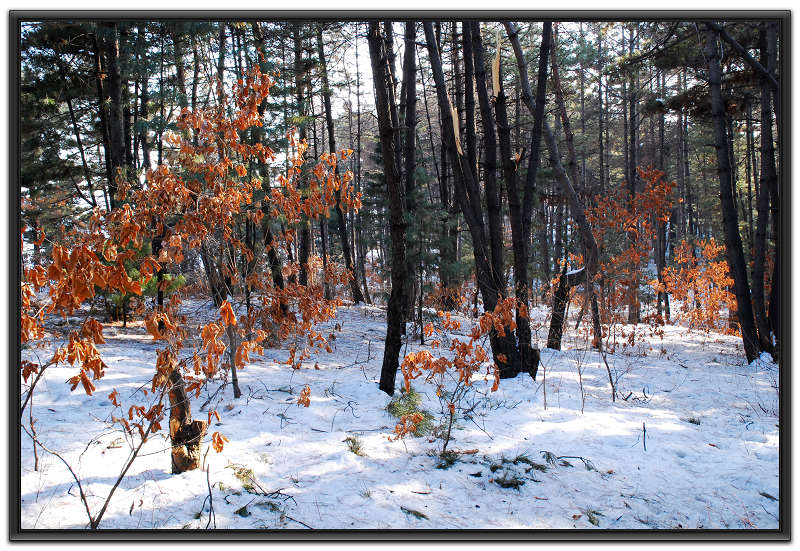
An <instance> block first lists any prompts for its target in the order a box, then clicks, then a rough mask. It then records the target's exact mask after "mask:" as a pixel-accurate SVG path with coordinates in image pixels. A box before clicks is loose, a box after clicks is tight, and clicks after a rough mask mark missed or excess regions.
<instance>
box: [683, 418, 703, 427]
mask: <svg viewBox="0 0 800 551" xmlns="http://www.w3.org/2000/svg"><path fill="white" fill-rule="evenodd" d="M684 421H686V422H687V423H691V424H693V425H699V424H700V418H699V417H687V418H686V419H684Z"/></svg>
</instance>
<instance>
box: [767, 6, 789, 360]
mask: <svg viewBox="0 0 800 551" xmlns="http://www.w3.org/2000/svg"><path fill="white" fill-rule="evenodd" d="M777 31H778V29H777V23H774V22H773V23H770V24H769V26H768V27H767V70H768V71H769V73H770V74H771V75H772V76H773V79H776V76H775V72H776V69H777V64H778V51H777V47H778V44H777V40H778V36H777ZM772 101H773V105H774V109H775V126H776V130H777V133H778V137H779V139H778V151H777V156H778V163H777V168H776V177H775V178H773V179H772V181H771V182H770V193H769V200H770V212H771V213H772V241H773V243H774V246H775V261H774V262H773V266H772V281H771V288H770V294H769V323H770V327H771V329H772V332H773V333H774V335H775V346H774V349H775V350H774V356H775V359H776V361H778V362H780V361H781V315H780V314H781V262H782V260H781V234H782V231H783V228H782V226H781V208H780V196H779V193H780V189H779V188H778V176H780V175H781V173H782V171H783V168H782V166H783V160H782V159H783V156H784V151H785V150H784V148H783V145H782V143H783V142H782V141H781V139H780V136H781V125H782V123H781V107H780V104H781V95H780V87H777V88H773V90H772Z"/></svg>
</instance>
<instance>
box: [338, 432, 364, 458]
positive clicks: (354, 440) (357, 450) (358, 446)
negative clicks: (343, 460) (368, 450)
mask: <svg viewBox="0 0 800 551" xmlns="http://www.w3.org/2000/svg"><path fill="white" fill-rule="evenodd" d="M342 442H344V443H346V444H347V449H348V450H350V451H351V452H353V453H354V454H356V455H358V456H361V457H364V456H365V455H366V454H365V453H364V450H363V443H362V442H361V439H360V438H359V437H358V436H348V437H347V438H345V439H344V440H342Z"/></svg>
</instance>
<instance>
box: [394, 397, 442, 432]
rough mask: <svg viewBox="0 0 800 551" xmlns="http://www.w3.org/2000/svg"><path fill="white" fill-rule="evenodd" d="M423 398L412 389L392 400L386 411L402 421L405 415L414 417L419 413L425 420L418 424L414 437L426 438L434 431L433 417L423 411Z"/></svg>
mask: <svg viewBox="0 0 800 551" xmlns="http://www.w3.org/2000/svg"><path fill="white" fill-rule="evenodd" d="M421 403H422V396H420V394H419V393H418V392H417V391H416V390H414V387H411V389H410V390H408V391H401V393H400V395H399V396H396V397H394V398H392V400H391V401H390V402H389V404H388V405H387V406H386V411H388V412H389V414H390V415H392V416H393V417H397V418H398V419H400V418H401V417H402V416H403V415H409V416H410V415H413V414H415V413H419V414H420V415H422V417H423V420H422V421H421V422H419V423H417V424H416V426H417V428H416V430H415V431H414V436H424V435H426V434H429V433H430V432H431V431H432V430H433V415H431V414H430V413H429V412H427V411H425V410H424V409H421V408H420V407H419V406H420V404H421Z"/></svg>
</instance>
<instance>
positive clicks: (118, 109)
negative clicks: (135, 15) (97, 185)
mask: <svg viewBox="0 0 800 551" xmlns="http://www.w3.org/2000/svg"><path fill="white" fill-rule="evenodd" d="M104 29H105V32H106V33H107V35H108V36H107V37H106V39H105V47H104V48H103V50H104V54H105V62H106V79H105V80H106V81H107V82H108V90H107V93H108V101H109V104H108V111H107V125H108V141H107V149H106V156H107V158H108V166H107V168H108V201H109V206H110V208H111V210H114V209H115V208H116V207H117V205H118V202H117V198H116V195H117V181H116V179H117V171H118V170H120V169H124V168H125V128H124V119H123V109H122V75H121V72H120V58H119V29H118V28H117V24H116V23H106V24H104Z"/></svg>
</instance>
